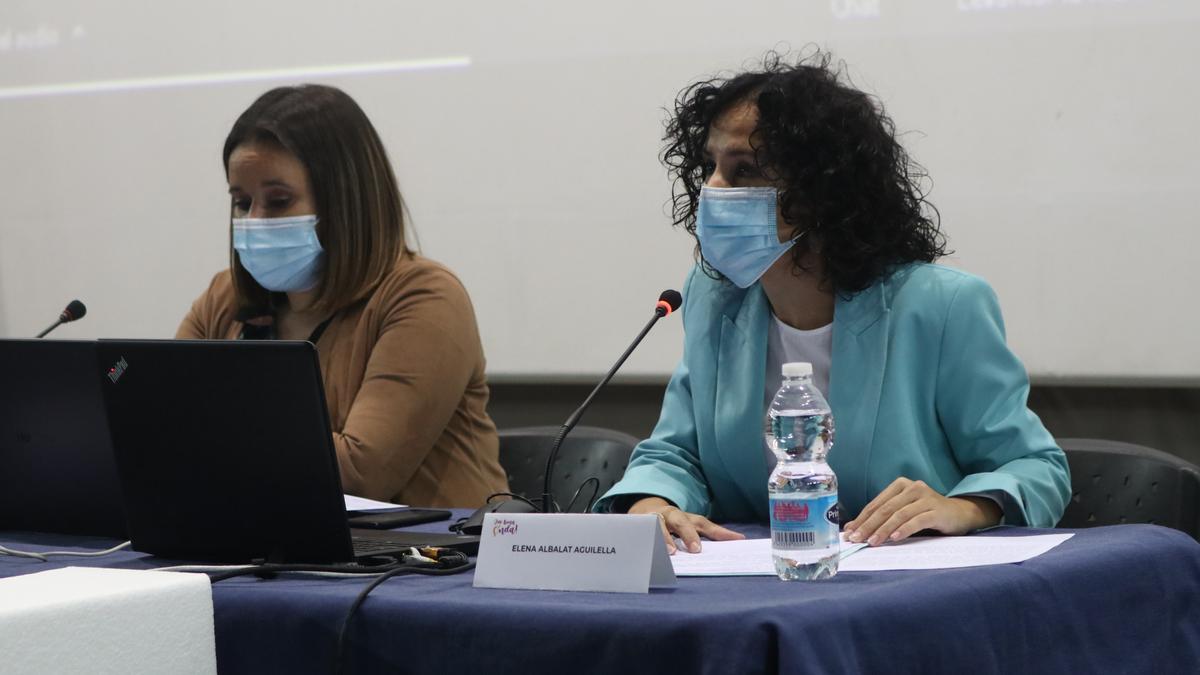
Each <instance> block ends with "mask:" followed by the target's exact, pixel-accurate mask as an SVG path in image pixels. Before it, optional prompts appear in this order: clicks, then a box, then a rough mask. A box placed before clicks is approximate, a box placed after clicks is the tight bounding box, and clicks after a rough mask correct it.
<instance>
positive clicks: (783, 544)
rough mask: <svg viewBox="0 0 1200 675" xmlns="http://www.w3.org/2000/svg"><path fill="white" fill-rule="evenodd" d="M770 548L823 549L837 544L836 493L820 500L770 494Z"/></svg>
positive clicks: (792, 495)
mask: <svg viewBox="0 0 1200 675" xmlns="http://www.w3.org/2000/svg"><path fill="white" fill-rule="evenodd" d="M770 506H771V545H772V546H774V547H775V548H784V549H824V548H828V547H831V546H837V545H838V510H837V493H836V492H834V493H826V494H823V495H821V496H819V497H806V496H803V495H797V494H795V493H792V494H772V495H771V503H770Z"/></svg>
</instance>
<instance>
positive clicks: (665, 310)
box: [542, 290, 683, 513]
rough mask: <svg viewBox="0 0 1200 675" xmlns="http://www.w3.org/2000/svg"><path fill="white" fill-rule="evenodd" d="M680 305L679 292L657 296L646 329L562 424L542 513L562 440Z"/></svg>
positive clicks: (550, 504)
mask: <svg viewBox="0 0 1200 675" xmlns="http://www.w3.org/2000/svg"><path fill="white" fill-rule="evenodd" d="M681 304H683V296H682V295H680V294H679V291H672V290H666V291H663V292H662V294H661V295H659V296H658V303H657V304H656V305H654V316H652V317H650V321H648V322H647V323H646V327H645V328H643V329H642V332H640V333H638V336H637V337H636V338H634V339H633V342H632V343H631V344H630V345H629V348H628V349H626V350H625V353H624V354H622V355H621V358H619V359H617V362H616V363H614V364H613V367H612V369H610V370H609V371H608V374H607V375H605V376H604V379H603V380H600V384H597V385H596V388H595V389H593V390H592V393H590V394H588V397H587V398H586V399H584V401H583V405H581V406H579V407H578V408H576V410H575V412H573V413H571V416H570V417H568V418H567V421H566V422H564V423H563V425H562V429H559V431H558V436H557V437H556V438H555V439H554V445H553V446H552V447H551V448H550V456H549V457H548V458H547V459H546V478H545V483H543V484H542V513H551V508H553V506H554V497H553V495H551V494H550V478H551V476H553V475H554V460H555V459H557V458H558V447H559V446H560V445H562V442H563V439H565V438H566V437H567V434H569V433H571V430H572V429H574V428H575V425H576V424H578V423H579V418H581V417H583V413H584V411H585V410H587V409H588V406H590V405H591V404H592V399H594V398H596V394H598V393H600V390H601V389H603V388H604V385H606V384H608V381H609V380H611V379H612V376H613V375H615V374H616V373H617V370H619V369H620V368H621V366H622V365H624V363H625V359H627V358H629V355H630V354H632V353H633V350H634V349H635V348H637V346H638V345H639V344H641V342H642V338H644V337H646V333H649V332H650V329H651V328H653V327H654V324H655V323H657V322H658V320H659V319H661V318H663V317H664V316H666V315H668V314H670V313H671V312H674V311H675V310H677V309H679V306H680V305H681Z"/></svg>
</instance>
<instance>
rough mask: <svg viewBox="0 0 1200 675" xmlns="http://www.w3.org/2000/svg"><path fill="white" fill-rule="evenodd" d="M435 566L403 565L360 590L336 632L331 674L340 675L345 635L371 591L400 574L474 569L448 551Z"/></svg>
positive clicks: (459, 554)
mask: <svg viewBox="0 0 1200 675" xmlns="http://www.w3.org/2000/svg"><path fill="white" fill-rule="evenodd" d="M451 557H453V558H456V560H454V561H452V560H450V559H449V558H451ZM443 563H449V564H450V565H453V566H443ZM437 565H438V567H436V568H433V567H417V566H413V565H403V566H401V567H397V568H394V569H391V570H389V571H387V572H384V573H383V574H380V575H379V576H378V577H376V578H375V580H373V581H372V582H371V583H369V584H367V587H366V588H364V589H362V592H360V593H359V594H358V597H356V598H355V599H354V603H353V604H352V605H350V610H349V611H348V612H346V618H345V619H344V620H343V621H342V628H341V630H339V631H338V637H337V648H336V651H335V652H334V655H333V659H334V661H333V672H334V674H335V675H341V673H342V672H343V668H344V666H345V663H344V659H343V658H342V657H343V654H344V652H345V650H346V635H347V634H348V633H349V630H350V620H351V619H353V618H354V615H355V613H357V612H358V608H359V607H361V606H362V604H363V603H364V602H366V600H367V596H368V595H370V594H371V591H373V590H375V589H376V588H378V587H379V585H380V584H382V583H383V582H385V581H387V580H388V579H391V578H392V577H397V576H400V575H402V574H424V575H426V576H449V575H451V574H460V573H462V572H466V571H468V570H472V569H475V563H474V562H472V561H471V560H470V559H469V558H467V555H466V554H465V553H462V552H460V551H450V552H448V553H446V554H444V557H440V558H438V561H437Z"/></svg>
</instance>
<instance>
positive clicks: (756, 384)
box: [713, 284, 770, 519]
mask: <svg viewBox="0 0 1200 675" xmlns="http://www.w3.org/2000/svg"><path fill="white" fill-rule="evenodd" d="M769 318H770V309H769V307H768V304H767V298H766V295H764V294H763V292H762V288H761V287H760V286H758V285H757V284H756V285H754V286H752V287H751V288H750V290H748V291H747V292H746V295H745V298H744V299H743V301H742V303H741V305H740V306H739V307H738V311H737V315H736V316H734V317H732V318H731V317H730V316H729V315H725V316H724V317H722V323H721V344H720V346H719V347H718V351H717V382H716V398H715V401H716V410H714V411H713V419H715V420H728V423H722V424H718V425H717V427H716V441H717V454H718V456H719V458H720V461H721V463H722V464H723V465H724V467H725V470H726V472H727V473H728V474H729V476H730V478H731V479H732V481H733V483H734V484H735V485H736V486H737V487H738V491H739V492H740V493H741V495H742V497H743V498H744V499H745V504H746V507H747V508H748V510H749V511H750V512H752V513H754V514H755V515H756V516H757V517H758V518H760V519H762V518H766V516H767V475H768V472H767V462H766V457H765V455H764V452H765V450H764V447H763V419H762V416H763V387H765V386H766V381H765V375H766V367H767V321H768V320H769Z"/></svg>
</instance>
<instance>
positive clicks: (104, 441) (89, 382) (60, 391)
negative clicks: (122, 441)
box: [0, 340, 126, 540]
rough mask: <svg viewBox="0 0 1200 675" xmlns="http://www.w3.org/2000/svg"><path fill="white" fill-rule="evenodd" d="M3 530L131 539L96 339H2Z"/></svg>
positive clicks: (0, 448) (0, 462)
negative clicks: (110, 435) (98, 367)
mask: <svg viewBox="0 0 1200 675" xmlns="http://www.w3.org/2000/svg"><path fill="white" fill-rule="evenodd" d="M0 363H3V364H4V386H3V387H0V530H28V531H34V532H55V533H63V534H78V535H95V536H102V537H113V538H116V539H119V540H124V539H125V538H126V528H125V513H124V510H123V509H122V505H121V490H120V483H119V481H118V479H117V469H116V466H115V464H114V462H113V453H112V446H111V445H110V444H109V438H108V423H107V421H106V420H105V415H104V400H103V398H102V396H101V392H100V383H99V381H97V379H96V344H95V343H94V342H90V341H87V342H81V341H68V340H0Z"/></svg>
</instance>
